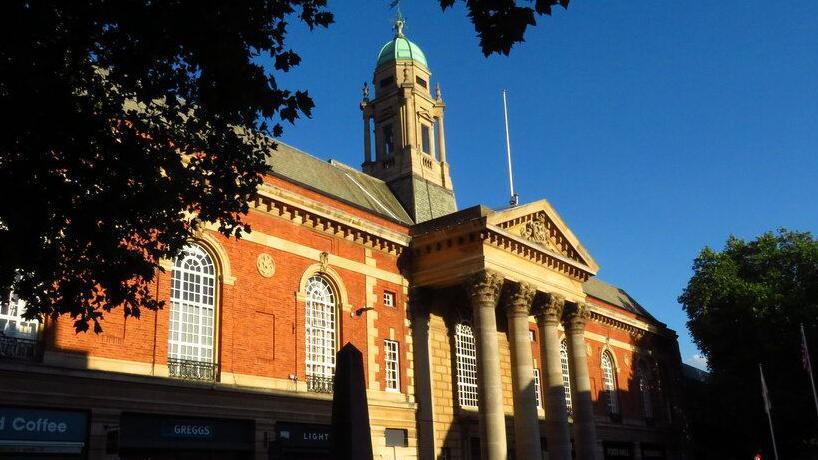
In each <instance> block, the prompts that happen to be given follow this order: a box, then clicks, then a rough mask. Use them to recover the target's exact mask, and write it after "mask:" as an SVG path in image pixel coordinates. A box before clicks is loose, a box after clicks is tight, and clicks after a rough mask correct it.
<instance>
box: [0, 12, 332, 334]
mask: <svg viewBox="0 0 818 460" xmlns="http://www.w3.org/2000/svg"><path fill="white" fill-rule="evenodd" d="M325 4H326V0H289V1H270V0H242V1H235V2H200V1H183V0H156V1H108V0H86V1H83V2H79V1H76V2H74V1H70V2H63V1H56V0H54V1H45V0H43V1H36V2H32V1H27V0H9V1H5V2H2V3H0V107H2V111H3V113H4V114H6V115H7V117H6V118H5V123H4V126H3V129H2V130H0V196H2V197H3V200H2V201H0V254H2V263H0V286H2V287H3V288H4V289H5V290H6V292H0V295H3V296H5V295H7V293H8V292H7V290H8V289H9V287H11V288H13V290H14V292H15V294H17V295H19V296H20V297H21V298H23V299H25V300H27V302H28V309H27V310H28V311H27V316H29V317H33V316H43V315H51V316H57V315H59V314H61V313H68V314H69V315H70V316H72V317H73V318H75V320H76V321H75V326H76V328H77V330H86V329H87V328H88V327H89V324H91V323H92V324H94V326H95V329H96V330H99V329H100V326H99V322H98V321H99V319H100V318H101V317H102V315H103V313H104V312H105V311H109V310H110V309H111V308H113V307H115V306H119V305H122V306H124V310H125V314H126V315H133V316H139V313H140V309H141V308H144V307H147V308H152V309H155V308H158V307H159V306H160V304H159V303H158V302H157V301H156V299H154V298H152V297H151V295H150V292H149V290H148V285H149V283H150V281H151V280H152V279H153V278H154V276H155V273H156V270H157V269H158V261H159V260H160V259H161V258H163V257H172V255H173V254H175V253H176V252H177V251H178V250H179V249H180V248H181V247H182V246H183V245H184V243H185V241H186V240H187V239H188V238H189V237H190V236H191V235H192V234H193V233H194V232H195V231H196V229H197V228H199V227H200V226H201V224H202V223H203V222H215V223H217V224H218V225H219V229H220V231H221V232H222V233H224V234H225V235H232V236H240V235H241V232H242V231H243V230H246V229H245V227H244V226H243V224H242V221H241V215H242V214H243V213H246V212H247V210H248V205H247V201H248V198H249V197H250V195H251V194H252V193H253V192H254V191H255V189H256V187H257V186H258V185H259V183H260V180H261V176H260V174H261V173H263V172H264V171H265V153H266V152H267V151H268V148H269V146H268V145H266V144H267V142H265V141H264V140H263V138H262V137H261V136H259V137H257V138H256V140H254V141H248V140H247V138H246V136H242V131H241V130H242V129H243V130H244V132H248V131H260V132H262V133H265V134H272V135H279V134H280V133H281V126H280V124H278V122H276V121H274V120H279V121H280V120H286V121H290V122H292V121H294V120H295V119H296V118H297V117H299V116H300V115H309V114H310V109H311V108H312V106H313V103H312V101H311V100H310V98H309V96H308V94H307V93H306V92H303V91H295V92H291V91H289V90H286V89H283V88H279V87H278V85H277V84H276V79H275V77H274V75H273V74H272V72H270V71H266V70H265V69H264V68H263V67H262V66H261V65H260V64H259V63H258V59H257V58H259V57H261V56H264V55H268V57H269V59H271V60H272V62H274V67H275V70H276V71H287V70H288V69H290V68H291V67H292V66H294V65H297V64H298V63H299V57H298V55H297V54H296V53H295V52H293V51H292V50H291V49H289V48H288V47H287V44H286V42H285V38H286V33H287V25H288V21H289V20H293V19H295V20H300V21H303V22H304V23H306V24H307V25H308V26H309V27H310V28H312V27H316V26H327V25H328V24H330V23H331V22H332V15H331V14H330V13H329V12H327V11H326V10H325V8H324V7H325ZM237 128H238V129H237Z"/></svg>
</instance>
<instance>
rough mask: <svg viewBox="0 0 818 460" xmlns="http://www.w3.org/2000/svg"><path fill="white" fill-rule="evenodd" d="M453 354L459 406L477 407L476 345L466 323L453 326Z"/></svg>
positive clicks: (469, 327) (472, 333)
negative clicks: (455, 365)
mask: <svg viewBox="0 0 818 460" xmlns="http://www.w3.org/2000/svg"><path fill="white" fill-rule="evenodd" d="M454 354H455V363H456V364H457V400H458V402H459V403H460V406H461V407H466V406H470V407H477V402H478V399H477V347H476V345H475V343H474V331H473V330H472V327H471V325H470V324H468V323H459V324H457V325H455V327H454Z"/></svg>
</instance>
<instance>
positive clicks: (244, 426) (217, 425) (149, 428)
mask: <svg viewBox="0 0 818 460" xmlns="http://www.w3.org/2000/svg"><path fill="white" fill-rule="evenodd" d="M255 435H256V429H255V423H254V422H253V421H252V420H231V419H220V418H206V417H184V416H173V415H154V414H132V413H127V412H126V413H123V414H122V418H121V419H120V434H119V448H120V449H161V450H165V449H208V450H253V449H254V448H255V445H254V443H255Z"/></svg>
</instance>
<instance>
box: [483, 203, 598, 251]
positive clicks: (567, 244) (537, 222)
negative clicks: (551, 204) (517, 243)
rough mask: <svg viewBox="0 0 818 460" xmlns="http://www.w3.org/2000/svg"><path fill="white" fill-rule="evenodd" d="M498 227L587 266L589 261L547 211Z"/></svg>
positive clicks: (527, 215) (512, 220) (499, 224)
mask: <svg viewBox="0 0 818 460" xmlns="http://www.w3.org/2000/svg"><path fill="white" fill-rule="evenodd" d="M497 226H498V227H500V228H502V229H503V230H505V231H507V232H508V233H511V234H512V235H518V236H520V237H522V238H523V239H525V240H528V241H530V242H532V243H534V244H536V245H538V246H540V247H543V248H545V249H547V250H549V251H552V252H555V253H557V254H560V255H562V256H564V257H567V258H569V259H571V260H574V261H577V262H579V263H582V264H587V261H585V260H584V259H583V257H582V256H581V255H580V253H579V251H578V250H577V248H575V247H574V245H573V244H571V241H569V239H568V238H567V237H566V236H565V234H564V233H563V232H562V231H561V230H560V228H559V225H557V223H556V222H554V220H552V219H551V218H549V216H548V215H547V214H546V213H545V211H538V212H534V213H531V214H526V215H523V216H520V217H516V218H514V219H511V220H508V221H504V222H500V223H498V224H497Z"/></svg>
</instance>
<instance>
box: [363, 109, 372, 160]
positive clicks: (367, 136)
mask: <svg viewBox="0 0 818 460" xmlns="http://www.w3.org/2000/svg"><path fill="white" fill-rule="evenodd" d="M371 143H372V133H371V132H370V130H369V114H368V113H366V112H364V161H365V162H367V163H371V162H372V145H371Z"/></svg>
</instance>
